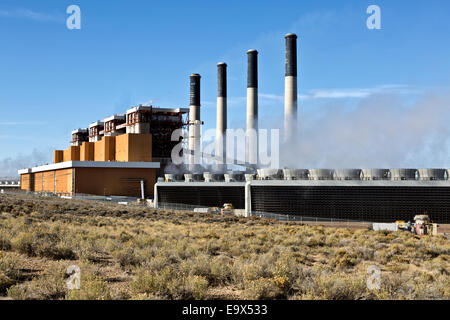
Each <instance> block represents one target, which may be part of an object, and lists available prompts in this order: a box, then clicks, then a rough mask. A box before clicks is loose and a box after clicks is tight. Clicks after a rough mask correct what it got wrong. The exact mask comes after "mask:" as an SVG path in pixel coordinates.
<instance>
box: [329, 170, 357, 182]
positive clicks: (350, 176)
mask: <svg viewBox="0 0 450 320" xmlns="http://www.w3.org/2000/svg"><path fill="white" fill-rule="evenodd" d="M334 180H361V169H336V170H334Z"/></svg>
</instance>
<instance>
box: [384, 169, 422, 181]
mask: <svg viewBox="0 0 450 320" xmlns="http://www.w3.org/2000/svg"><path fill="white" fill-rule="evenodd" d="M390 171H391V180H416V174H417V169H391V170H390Z"/></svg>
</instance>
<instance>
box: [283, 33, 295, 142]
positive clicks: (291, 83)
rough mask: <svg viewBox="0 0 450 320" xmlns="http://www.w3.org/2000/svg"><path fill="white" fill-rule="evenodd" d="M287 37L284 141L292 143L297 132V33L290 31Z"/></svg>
mask: <svg viewBox="0 0 450 320" xmlns="http://www.w3.org/2000/svg"><path fill="white" fill-rule="evenodd" d="M285 39H286V60H285V78H284V141H285V143H292V142H293V139H294V137H295V136H296V132H297V35H296V34H294V33H289V34H287V35H286V36H285Z"/></svg>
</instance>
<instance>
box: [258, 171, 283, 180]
mask: <svg viewBox="0 0 450 320" xmlns="http://www.w3.org/2000/svg"><path fill="white" fill-rule="evenodd" d="M257 172H258V178H259V180H281V170H280V169H270V168H266V169H258V170H257Z"/></svg>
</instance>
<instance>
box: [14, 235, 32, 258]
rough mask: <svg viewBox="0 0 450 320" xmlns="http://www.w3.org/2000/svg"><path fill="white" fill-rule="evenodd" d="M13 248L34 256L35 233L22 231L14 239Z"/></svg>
mask: <svg viewBox="0 0 450 320" xmlns="http://www.w3.org/2000/svg"><path fill="white" fill-rule="evenodd" d="M12 248H13V249H14V250H17V251H18V252H20V253H23V254H26V255H28V256H34V255H35V245H34V238H33V235H32V234H30V233H20V234H19V235H18V236H17V237H15V238H14V239H13V240H12Z"/></svg>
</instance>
